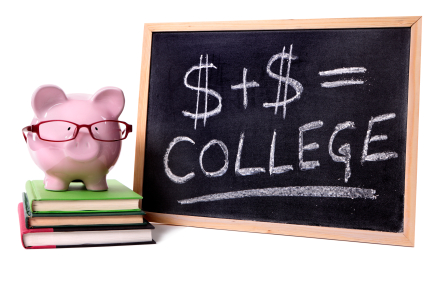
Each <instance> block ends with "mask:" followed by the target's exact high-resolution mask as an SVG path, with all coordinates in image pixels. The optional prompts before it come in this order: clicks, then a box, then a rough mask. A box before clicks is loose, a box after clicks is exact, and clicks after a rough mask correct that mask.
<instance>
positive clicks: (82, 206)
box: [25, 179, 143, 214]
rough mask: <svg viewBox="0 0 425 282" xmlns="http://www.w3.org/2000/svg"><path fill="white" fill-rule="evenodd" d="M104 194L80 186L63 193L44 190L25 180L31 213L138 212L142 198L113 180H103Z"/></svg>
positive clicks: (40, 183)
mask: <svg viewBox="0 0 425 282" xmlns="http://www.w3.org/2000/svg"><path fill="white" fill-rule="evenodd" d="M107 183H108V187H109V189H108V190H107V191H89V190H87V189H86V187H85V186H84V184H83V183H81V182H72V183H71V184H70V186H69V188H68V190H67V191H60V192H59V191H49V190H46V189H44V184H43V181H42V180H28V181H27V183H26V184H25V190H26V193H27V197H28V205H29V208H30V210H31V212H32V213H34V214H37V213H88V212H123V211H140V208H139V200H141V199H142V198H143V197H142V196H140V195H139V194H137V193H136V192H134V191H133V190H131V189H130V188H128V187H126V186H125V185H123V184H121V183H120V182H118V181H117V180H113V179H109V180H107Z"/></svg>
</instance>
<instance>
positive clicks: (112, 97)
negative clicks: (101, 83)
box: [91, 87, 125, 119]
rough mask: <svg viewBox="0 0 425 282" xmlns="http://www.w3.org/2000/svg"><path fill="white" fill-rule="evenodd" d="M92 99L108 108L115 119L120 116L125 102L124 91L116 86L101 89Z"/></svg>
mask: <svg viewBox="0 0 425 282" xmlns="http://www.w3.org/2000/svg"><path fill="white" fill-rule="evenodd" d="M91 100H92V101H93V102H94V103H96V104H98V105H100V106H101V107H102V108H104V109H106V110H108V111H109V113H110V114H111V115H112V118H114V119H116V118H118V117H119V116H120V114H121V112H122V110H123V109H124V104H125V99H124V93H123V92H122V90H121V89H119V88H116V87H104V88H102V89H100V90H99V91H97V92H96V93H95V94H94V95H93V96H92V98H91Z"/></svg>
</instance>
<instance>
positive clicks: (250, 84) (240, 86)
mask: <svg viewBox="0 0 425 282" xmlns="http://www.w3.org/2000/svg"><path fill="white" fill-rule="evenodd" d="M247 72H248V70H247V69H246V68H244V69H243V79H242V83H240V84H238V85H232V86H231V88H232V90H236V89H243V106H244V108H245V109H246V107H247V106H248V97H247V96H248V95H247V91H246V90H247V89H248V88H252V87H258V86H260V84H258V83H257V82H255V81H254V80H253V81H251V82H246V73H247Z"/></svg>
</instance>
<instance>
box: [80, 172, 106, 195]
mask: <svg viewBox="0 0 425 282" xmlns="http://www.w3.org/2000/svg"><path fill="white" fill-rule="evenodd" d="M83 182H84V185H86V188H87V190H90V191H106V190H108V185H107V184H106V175H104V176H102V177H101V178H94V179H93V178H90V179H83Z"/></svg>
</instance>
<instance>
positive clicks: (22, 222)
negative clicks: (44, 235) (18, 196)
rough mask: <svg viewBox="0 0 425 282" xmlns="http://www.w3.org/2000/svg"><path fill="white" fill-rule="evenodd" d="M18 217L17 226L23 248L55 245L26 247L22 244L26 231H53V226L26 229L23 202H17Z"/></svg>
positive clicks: (45, 247) (44, 247)
mask: <svg viewBox="0 0 425 282" xmlns="http://www.w3.org/2000/svg"><path fill="white" fill-rule="evenodd" d="M18 217H19V228H20V231H21V243H22V246H23V247H24V248H25V249H47V248H55V247H56V246H50V245H49V246H39V247H27V246H25V244H24V235H25V234H27V233H36V232H54V230H53V228H40V229H31V230H30V229H28V228H27V227H26V226H25V215H24V206H23V203H19V204H18Z"/></svg>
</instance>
